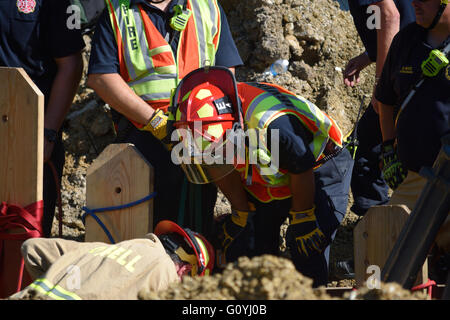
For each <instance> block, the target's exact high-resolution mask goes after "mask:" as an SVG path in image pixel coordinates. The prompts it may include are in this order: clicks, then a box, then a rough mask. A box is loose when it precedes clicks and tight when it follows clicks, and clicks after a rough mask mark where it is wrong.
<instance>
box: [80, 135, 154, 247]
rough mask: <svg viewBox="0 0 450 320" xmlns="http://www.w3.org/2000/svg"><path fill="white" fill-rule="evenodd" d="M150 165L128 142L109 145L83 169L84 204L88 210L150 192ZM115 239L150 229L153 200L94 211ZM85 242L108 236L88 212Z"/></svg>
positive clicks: (135, 197) (135, 199) (129, 199)
mask: <svg viewBox="0 0 450 320" xmlns="http://www.w3.org/2000/svg"><path fill="white" fill-rule="evenodd" d="M153 180H154V171H153V167H152V166H151V165H150V164H149V163H148V162H147V161H146V160H145V158H144V157H143V156H142V155H141V154H140V153H139V151H138V150H137V149H136V147H134V145H132V144H126V143H125V144H111V145H109V146H108V147H106V148H105V150H104V151H103V152H102V153H101V154H100V155H99V157H98V158H97V159H96V160H95V161H94V162H93V163H92V165H91V166H90V167H89V168H88V170H87V177H86V206H87V207H88V208H89V209H98V208H105V207H113V206H121V205H125V204H128V203H132V202H135V201H137V200H139V199H142V198H144V197H146V196H148V195H149V194H151V193H152V192H153ZM96 215H97V216H98V217H99V218H100V220H101V221H102V222H103V224H104V225H105V226H106V228H107V229H108V231H109V232H110V233H111V235H112V237H113V238H114V240H115V241H116V242H119V241H124V240H129V239H133V238H137V237H142V236H144V235H145V234H147V233H149V232H152V231H153V200H150V201H146V202H143V203H141V204H139V205H136V206H134V207H131V208H126V209H122V210H115V211H108V212H103V213H97V214H96ZM85 226H86V234H85V241H87V242H93V241H102V242H106V243H109V242H110V241H109V239H108V237H107V235H106V234H105V232H104V231H103V229H102V228H101V227H100V225H99V224H98V223H97V222H96V221H95V220H94V219H93V218H92V217H91V216H89V215H87V216H86V220H85Z"/></svg>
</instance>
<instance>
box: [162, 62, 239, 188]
mask: <svg viewBox="0 0 450 320" xmlns="http://www.w3.org/2000/svg"><path fill="white" fill-rule="evenodd" d="M171 112H172V114H173V115H174V118H175V122H174V127H175V128H176V129H177V132H178V137H179V138H180V140H181V141H182V146H183V151H184V153H183V154H182V155H181V156H180V155H179V154H177V150H175V153H174V154H175V156H176V157H178V159H179V162H178V164H181V167H182V169H183V170H184V172H185V173H186V176H187V178H188V179H189V181H190V182H192V183H196V184H202V183H210V182H212V181H215V180H218V179H220V178H222V177H223V176H225V175H227V174H229V173H230V172H231V171H233V170H234V168H235V164H234V162H233V161H227V162H225V163H224V160H225V157H226V155H225V154H224V152H225V149H226V147H227V146H230V144H228V142H229V140H227V137H228V135H229V134H230V135H231V134H232V133H235V132H237V131H238V130H240V129H243V128H244V122H243V115H242V107H241V101H240V99H239V96H238V92H237V85H236V80H235V78H234V75H233V73H232V72H231V71H230V70H229V69H228V68H224V67H206V68H201V69H197V70H194V71H192V72H191V73H189V74H188V75H186V77H184V78H183V80H182V81H181V82H180V84H179V85H178V87H177V90H176V91H175V94H174V97H173V100H172V107H171ZM232 148H233V146H232ZM174 149H175V148H174ZM227 150H229V149H227ZM230 150H231V149H230ZM185 153H187V161H186V154H185ZM228 154H231V152H228ZM206 158H207V159H209V161H204V160H205V159H206ZM230 159H233V157H232V156H230V158H227V160H230ZM217 164H219V165H217ZM212 165H214V168H213V166H212ZM212 168H213V169H212ZM212 170H214V172H212Z"/></svg>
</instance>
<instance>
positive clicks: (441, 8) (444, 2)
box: [427, 0, 448, 30]
mask: <svg viewBox="0 0 450 320" xmlns="http://www.w3.org/2000/svg"><path fill="white" fill-rule="evenodd" d="M447 4H448V0H441V4H440V6H439V9H438V12H437V13H436V16H435V17H434V19H433V22H431V24H430V25H429V26H428V28H427V30H431V29H433V28H434V27H436V25H437V23H438V22H439V19H441V16H442V14H443V13H444V10H445V7H447Z"/></svg>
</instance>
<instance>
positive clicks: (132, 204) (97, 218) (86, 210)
mask: <svg viewBox="0 0 450 320" xmlns="http://www.w3.org/2000/svg"><path fill="white" fill-rule="evenodd" d="M155 196H156V192H153V193H151V194H149V195H148V196H145V197H144V198H142V199H139V200H136V201H134V202H130V203H127V204H123V205H119V206H112V207H104V208H97V209H89V208H88V207H83V208H82V210H83V211H85V212H86V213H85V214H83V215H82V216H81V219H82V220H83V223H85V219H86V215H90V216H91V217H92V218H94V219H95V221H97V223H98V224H99V225H100V227H101V228H102V229H103V231H104V232H105V233H106V235H107V237H108V239H109V241H111V243H112V244H114V243H116V242H115V241H114V238H113V237H112V235H111V233H110V232H109V231H108V228H106V226H105V225H104V224H103V222H102V221H101V220H100V218H99V217H98V216H97V215H96V214H95V213H98V212H107V211H116V210H122V209H127V208H131V207H134V206H137V205H138V204H141V203H143V202H145V201H149V200H150V199H153V198H154V197H155Z"/></svg>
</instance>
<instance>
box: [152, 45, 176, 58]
mask: <svg viewBox="0 0 450 320" xmlns="http://www.w3.org/2000/svg"><path fill="white" fill-rule="evenodd" d="M163 52H172V48H171V47H170V45H165V46H161V47H158V48H154V49H152V50H148V53H149V54H150V55H151V56H155V55H157V54H160V53H163Z"/></svg>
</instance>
